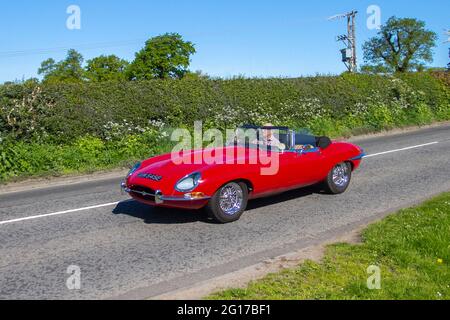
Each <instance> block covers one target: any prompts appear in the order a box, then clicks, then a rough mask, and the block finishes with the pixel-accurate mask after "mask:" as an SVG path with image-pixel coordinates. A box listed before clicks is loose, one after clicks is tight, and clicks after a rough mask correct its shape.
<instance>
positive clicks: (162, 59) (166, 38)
mask: <svg viewBox="0 0 450 320" xmlns="http://www.w3.org/2000/svg"><path fill="white" fill-rule="evenodd" d="M194 53H195V47H194V44H193V43H191V42H189V41H184V40H183V38H182V37H181V35H179V34H178V33H166V34H163V35H161V36H157V37H154V38H152V39H150V40H148V41H147V42H146V43H145V47H144V48H143V49H142V50H141V51H139V52H138V53H136V58H135V60H134V61H133V63H132V64H131V66H130V70H129V75H130V79H131V80H150V79H155V78H158V79H169V78H172V79H181V78H183V77H184V76H185V74H186V73H187V72H188V67H189V64H190V62H191V60H190V58H191V55H193V54H194Z"/></svg>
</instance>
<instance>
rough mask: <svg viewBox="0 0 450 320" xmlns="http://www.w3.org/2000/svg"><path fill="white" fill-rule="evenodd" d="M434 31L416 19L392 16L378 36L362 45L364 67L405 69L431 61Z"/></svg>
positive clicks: (419, 68) (416, 67) (417, 66)
mask: <svg viewBox="0 0 450 320" xmlns="http://www.w3.org/2000/svg"><path fill="white" fill-rule="evenodd" d="M436 40H437V35H436V33H435V32H433V31H430V30H426V29H425V22H423V21H420V20H417V19H410V18H406V19H398V18H396V17H391V18H389V20H388V21H387V22H386V24H385V25H383V26H382V27H381V30H380V31H379V32H378V35H377V36H376V37H374V38H372V39H370V40H368V41H367V42H366V43H365V44H364V46H363V50H364V60H365V61H366V62H367V63H369V66H365V68H366V70H367V69H371V68H372V70H377V69H381V70H388V71H390V72H408V71H414V70H421V69H423V67H424V63H425V62H432V61H433V52H432V48H433V47H434V46H435V45H436Z"/></svg>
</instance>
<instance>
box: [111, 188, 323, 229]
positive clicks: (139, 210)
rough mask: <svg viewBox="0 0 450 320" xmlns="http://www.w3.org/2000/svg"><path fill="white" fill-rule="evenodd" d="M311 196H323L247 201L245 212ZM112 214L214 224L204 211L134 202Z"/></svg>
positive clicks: (291, 194) (302, 192) (308, 191)
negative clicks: (159, 206)
mask: <svg viewBox="0 0 450 320" xmlns="http://www.w3.org/2000/svg"><path fill="white" fill-rule="evenodd" d="M312 194H324V192H323V190H321V188H320V187H318V186H311V187H306V188H302V189H297V190H292V191H288V192H285V193H282V194H279V195H275V196H271V197H267V198H261V199H255V200H252V201H249V203H248V206H247V210H248V211H251V210H255V209H258V208H262V207H266V206H270V205H273V204H278V203H282V202H286V201H290V200H294V199H300V198H303V197H307V196H310V195H312ZM113 213H114V214H117V215H120V214H124V215H129V216H131V217H134V218H138V219H142V220H143V221H144V222H145V223H148V224H186V223H193V222H204V223H215V222H214V221H213V220H211V219H209V218H208V217H207V214H206V212H205V211H204V210H179V209H167V208H158V207H152V206H148V205H145V204H142V203H139V202H137V201H135V200H127V201H123V202H120V203H119V204H118V205H117V206H116V207H115V208H114V210H113Z"/></svg>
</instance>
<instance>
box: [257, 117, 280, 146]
mask: <svg viewBox="0 0 450 320" xmlns="http://www.w3.org/2000/svg"><path fill="white" fill-rule="evenodd" d="M264 127H273V124H271V123H266V124H265V125H264ZM259 143H260V144H262V145H265V146H270V147H277V148H278V149H281V150H283V149H285V148H286V146H285V145H284V144H283V143H281V142H280V140H278V139H277V137H275V135H274V134H273V130H270V129H263V130H262V140H261V141H260V142H259Z"/></svg>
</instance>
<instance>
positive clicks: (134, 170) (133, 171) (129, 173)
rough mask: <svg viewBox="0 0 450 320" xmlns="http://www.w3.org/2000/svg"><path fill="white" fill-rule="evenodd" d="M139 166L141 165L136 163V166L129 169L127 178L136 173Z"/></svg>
mask: <svg viewBox="0 0 450 320" xmlns="http://www.w3.org/2000/svg"><path fill="white" fill-rule="evenodd" d="M141 164H142V163H140V162H138V163H136V164H135V165H134V167H133V168H131V170H130V172H128V174H127V177H130V176H131V175H132V174H133V173H135V172H136V171H138V170H139V168H140V167H141Z"/></svg>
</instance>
